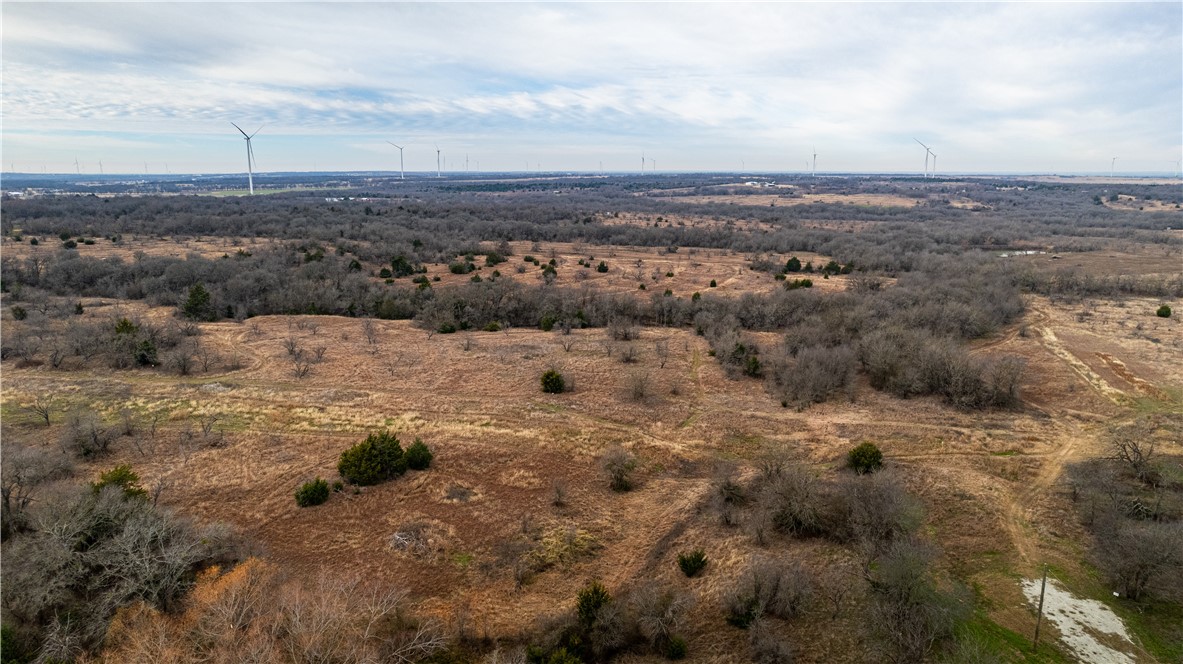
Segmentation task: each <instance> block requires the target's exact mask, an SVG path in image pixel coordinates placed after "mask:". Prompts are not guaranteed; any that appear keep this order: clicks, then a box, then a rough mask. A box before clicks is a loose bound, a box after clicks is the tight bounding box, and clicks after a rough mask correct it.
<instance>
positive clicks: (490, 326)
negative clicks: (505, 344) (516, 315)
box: [484, 321, 501, 332]
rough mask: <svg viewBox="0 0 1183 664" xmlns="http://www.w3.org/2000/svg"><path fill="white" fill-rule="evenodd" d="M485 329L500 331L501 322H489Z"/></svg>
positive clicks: (487, 330)
mask: <svg viewBox="0 0 1183 664" xmlns="http://www.w3.org/2000/svg"><path fill="white" fill-rule="evenodd" d="M484 330H485V331H486V332H500V331H501V323H498V322H497V321H493V322H492V323H489V324H488V325H486V326H485V327H484Z"/></svg>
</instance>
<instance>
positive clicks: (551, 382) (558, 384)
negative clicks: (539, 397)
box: [542, 369, 567, 394]
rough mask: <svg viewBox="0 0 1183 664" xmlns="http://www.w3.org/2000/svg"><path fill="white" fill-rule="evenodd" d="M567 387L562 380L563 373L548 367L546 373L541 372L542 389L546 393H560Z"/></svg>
mask: <svg viewBox="0 0 1183 664" xmlns="http://www.w3.org/2000/svg"><path fill="white" fill-rule="evenodd" d="M566 388H567V385H566V383H565V382H564V381H563V374H561V373H559V372H557V371H555V370H554V369H548V370H547V371H546V373H544V374H542V391H543V392H546V393H547V394H562V392H563V390H565V389H566Z"/></svg>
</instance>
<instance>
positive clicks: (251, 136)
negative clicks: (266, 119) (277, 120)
mask: <svg viewBox="0 0 1183 664" xmlns="http://www.w3.org/2000/svg"><path fill="white" fill-rule="evenodd" d="M266 126H267V125H265V124H261V125H259V128H258V129H256V130H255V134H257V133H259V132H261V131H263V127H266ZM255 134H251V135H250V136H248V137H247V138H254V137H255Z"/></svg>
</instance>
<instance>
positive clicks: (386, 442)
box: [337, 431, 407, 486]
mask: <svg viewBox="0 0 1183 664" xmlns="http://www.w3.org/2000/svg"><path fill="white" fill-rule="evenodd" d="M406 470H407V460H406V459H405V458H404V456H403V448H402V445H401V444H399V441H398V437H397V436H395V435H394V434H392V433H390V432H387V431H382V432H380V433H372V434H370V435H369V436H366V439H365V440H363V441H362V442H360V443H358V444H357V445H354V446H353V447H351V448H349V449H347V450H345V451H344V452H342V453H341V459H340V461H338V462H337V472H339V473H341V477H343V478H345V481H346V482H349V483H350V484H360V485H362V486H368V485H371V484H377V483H379V482H383V481H385V480H388V479H390V478H392V477H397V476H399V475H402V474H403V473H404V472H406Z"/></svg>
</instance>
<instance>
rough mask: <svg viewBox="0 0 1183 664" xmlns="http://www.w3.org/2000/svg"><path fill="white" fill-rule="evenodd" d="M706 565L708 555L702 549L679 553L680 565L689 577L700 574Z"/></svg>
mask: <svg viewBox="0 0 1183 664" xmlns="http://www.w3.org/2000/svg"><path fill="white" fill-rule="evenodd" d="M706 566H707V556H706V553H705V552H704V551H703V550H702V549H695V550H693V551H691V552H689V553H680V554H678V567H680V568H682V573H683V574H685V575H686V576H688V577H695V576H698V574H699V572H702V569H703V568H704V567H706Z"/></svg>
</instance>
